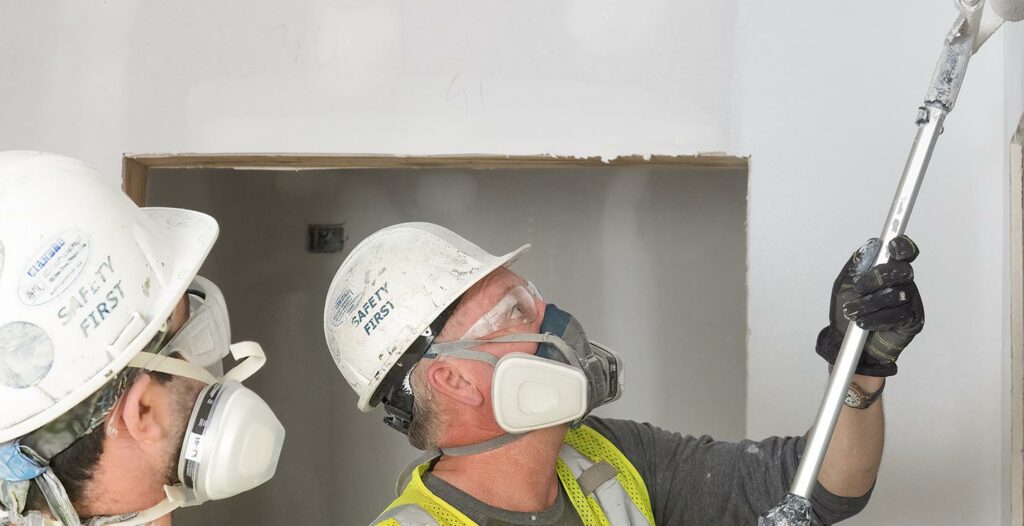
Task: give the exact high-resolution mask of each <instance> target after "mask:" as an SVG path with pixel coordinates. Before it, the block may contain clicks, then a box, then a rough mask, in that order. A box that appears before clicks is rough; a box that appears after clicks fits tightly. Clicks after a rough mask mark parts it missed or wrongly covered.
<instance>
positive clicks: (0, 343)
mask: <svg viewBox="0 0 1024 526" xmlns="http://www.w3.org/2000/svg"><path fill="white" fill-rule="evenodd" d="M52 366H53V342H52V341H51V340H50V337H49V336H47V335H46V332H44V331H43V329H40V328H39V326H38V325H35V324H32V323H28V322H24V321H16V322H12V323H8V324H6V325H4V326H2V327H0V384H2V385H5V386H7V387H12V388H14V389H24V388H26V387H32V386H33V385H35V384H37V383H39V381H40V380H42V379H43V377H44V376H46V373H48V372H50V367H52Z"/></svg>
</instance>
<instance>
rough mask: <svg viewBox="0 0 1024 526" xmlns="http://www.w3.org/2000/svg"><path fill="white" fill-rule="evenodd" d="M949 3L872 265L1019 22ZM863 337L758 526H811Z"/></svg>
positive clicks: (960, 1)
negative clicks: (981, 69)
mask: <svg viewBox="0 0 1024 526" xmlns="http://www.w3.org/2000/svg"><path fill="white" fill-rule="evenodd" d="M954 3H955V4H956V7H957V9H958V10H959V11H960V14H959V15H958V16H957V18H956V21H955V22H954V23H953V27H952V28H951V29H950V30H949V33H947V35H946V39H945V41H944V42H943V46H942V52H941V54H940V55H939V61H938V63H937V64H936V66H935V72H934V73H933V74H932V80H931V84H930V85H929V87H928V93H927V94H926V96H925V100H924V105H923V106H921V107H920V110H919V112H918V116H917V126H918V128H917V136H916V137H915V139H914V143H913V145H912V146H911V149H910V155H909V157H908V159H907V164H906V166H905V167H904V169H903V174H902V175H901V176H900V182H899V185H898V186H897V189H896V197H895V198H894V199H893V201H892V205H891V207H890V208H889V215H888V216H887V217H886V220H885V223H884V226H883V230H882V235H881V236H879V237H880V238H881V240H882V243H881V250H879V254H878V257H877V258H876V259H875V263H874V264H875V265H879V264H882V263H885V262H887V261H888V260H889V252H888V246H889V241H890V240H892V239H893V238H894V237H896V236H898V235H901V234H903V232H904V231H905V230H906V228H907V221H908V220H909V219H910V213H911V211H912V210H913V208H914V202H915V201H916V199H917V194H918V191H919V190H920V188H921V181H922V179H923V178H924V173H925V171H926V170H927V169H928V162H929V161H930V160H931V155H932V151H933V150H934V149H935V143H936V141H937V140H938V138H939V134H940V133H942V123H943V121H944V120H945V118H946V115H948V114H949V112H951V111H953V106H954V105H955V104H956V98H957V95H958V94H959V92H960V86H961V85H962V84H963V80H964V76H965V74H966V73H967V65H968V63H969V62H970V59H971V56H972V55H973V54H974V52H975V51H977V50H978V48H980V47H981V45H982V44H984V43H985V40H987V39H988V37H990V36H991V35H992V34H993V33H995V32H996V30H998V29H999V27H1000V26H1001V25H1002V24H1003V22H1005V21H1010V22H1017V21H1020V20H1024V0H988V3H987V5H988V8H986V7H985V6H986V1H985V0H954ZM867 337H868V333H867V331H865V330H863V329H861V328H860V327H858V326H857V324H855V323H853V322H851V323H850V325H849V327H848V328H847V330H846V338H845V339H844V340H843V344H842V347H840V350H839V355H838V356H837V357H836V363H835V366H834V367H833V369H832V376H831V377H830V378H829V382H828V387H827V388H826V389H825V395H824V397H823V398H822V401H821V405H820V407H819V409H818V414H817V418H816V419H815V422H814V426H813V427H812V428H811V430H810V432H809V433H808V435H807V442H806V445H805V447H804V453H803V457H801V459H800V467H799V468H797V472H796V476H795V477H794V478H793V482H792V485H791V486H790V489H789V493H787V494H786V495H785V496H784V497H783V499H782V502H780V503H779V505H778V506H776V507H775V508H772V509H771V510H769V511H768V513H767V514H766V515H764V516H762V517H761V518H760V519H759V520H758V524H759V525H760V526H810V524H811V503H810V498H811V493H812V492H813V490H814V487H815V486H816V485H817V480H818V473H819V471H820V470H821V463H822V461H823V460H824V458H825V452H826V451H827V450H828V444H829V442H830V441H831V440H832V433H833V431H835V425H836V421H837V420H838V419H839V413H840V411H841V410H842V408H843V400H844V398H845V397H846V391H847V389H848V388H849V386H850V381H851V380H852V379H853V373H854V370H856V368H857V362H859V361H860V354H861V351H862V350H863V348H864V343H865V342H866V341H867Z"/></svg>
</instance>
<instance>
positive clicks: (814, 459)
mask: <svg viewBox="0 0 1024 526" xmlns="http://www.w3.org/2000/svg"><path fill="white" fill-rule="evenodd" d="M947 113H948V112H947V111H946V110H944V109H941V108H937V107H935V106H924V107H923V108H922V109H921V114H920V115H919V117H918V125H919V128H918V130H917V137H916V138H915V139H914V145H913V147H912V148H911V150H910V158H909V159H907V166H906V167H905V168H904V169H903V176H902V177H901V178H900V184H899V187H898V188H897V189H896V198H895V199H893V201H892V206H890V207H889V216H888V217H887V218H886V220H885V226H884V229H883V230H882V235H881V236H880V238H881V240H882V243H881V248H880V249H879V251H878V258H877V259H876V260H875V263H874V264H875V265H881V264H883V263H886V262H888V261H889V241H891V240H892V239H893V238H895V237H896V236H899V235H901V234H903V232H904V231H905V230H906V229H907V220H908V219H910V212H911V211H912V210H913V209H914V201H915V200H916V199H917V192H918V190H920V189H921V182H922V180H924V173H925V170H926V169H927V168H928V161H929V160H931V157H932V150H933V149H934V148H935V142H936V141H937V140H938V138H939V134H940V133H942V121H943V120H944V119H945V118H946V114H947ZM867 339H868V331H865V330H864V329H861V328H860V327H858V326H857V324H856V323H853V322H850V324H849V326H848V327H847V329H846V337H845V338H844V339H843V345H842V347H840V348H839V355H838V357H836V363H835V367H833V369H832V377H831V378H830V379H829V382H828V388H827V389H826V390H825V396H824V399H823V400H822V402H821V407H820V408H819V409H818V418H817V420H815V422H814V427H812V428H811V431H810V433H809V434H808V435H807V444H806V446H805V447H804V455H803V458H802V460H801V462H800V467H799V468H798V469H797V471H796V477H795V478H794V479H793V484H792V486H790V490H789V491H790V493H792V494H794V495H799V496H801V497H803V498H805V499H808V500H809V499H810V498H811V493H812V492H813V490H814V485H815V483H816V482H817V480H818V472H819V471H820V470H821V463H822V461H823V460H824V458H825V452H826V451H827V450H828V444H829V441H830V440H831V439H832V432H833V431H834V430H835V427H836V421H837V420H838V419H839V413H840V412H841V411H842V408H843V401H844V400H845V398H846V390H847V389H848V388H849V386H850V381H851V380H852V379H853V373H854V371H855V370H856V369H857V363H858V362H859V361H860V354H861V351H862V350H863V349H864V344H865V342H867Z"/></svg>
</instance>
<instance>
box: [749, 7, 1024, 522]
mask: <svg viewBox="0 0 1024 526" xmlns="http://www.w3.org/2000/svg"><path fill="white" fill-rule="evenodd" d="M876 7H877V6H876ZM739 13H740V14H739V18H738V20H737V23H738V25H737V28H736V34H737V35H738V41H737V50H736V53H737V57H738V61H739V63H738V64H737V68H738V72H739V74H738V77H737V85H736V87H735V93H736V96H737V99H736V105H735V107H734V109H735V120H734V122H733V129H734V130H736V132H737V136H736V139H737V143H736V146H735V151H737V152H743V153H749V154H750V155H752V163H751V174H750V190H751V200H750V247H749V250H750V252H749V253H750V272H749V279H750V283H749V287H750V291H749V294H750V296H749V309H750V311H749V314H750V316H749V322H750V338H749V340H748V345H749V348H748V352H749V359H750V361H749V370H750V381H749V387H748V407H747V410H748V413H747V423H748V432H749V433H750V434H751V435H753V436H755V437H757V436H764V435H770V434H776V433H787V432H793V430H796V429H802V428H805V427H807V426H808V425H809V424H810V422H811V419H812V416H813V414H814V411H815V410H816V408H817V404H818V402H819V400H820V393H821V390H822V387H823V385H824V383H825V380H826V370H825V366H824V364H823V363H822V362H821V361H819V360H817V359H816V358H815V357H814V355H813V346H814V342H815V336H816V334H817V331H818V330H819V329H820V328H821V327H822V326H823V325H824V324H825V323H826V322H827V312H828V302H829V289H830V288H831V285H832V280H833V279H834V277H835V275H836V273H837V272H838V270H839V268H840V266H841V265H842V264H843V262H844V260H845V258H846V257H847V256H848V255H849V254H850V252H851V251H852V250H853V249H854V248H855V247H856V246H857V245H858V244H860V243H861V242H863V241H864V239H865V238H867V237H869V236H873V235H877V234H878V233H879V232H880V231H881V224H882V221H883V219H884V217H885V213H886V210H887V208H888V205H889V202H890V199H891V197H892V194H893V192H894V190H895V187H896V182H897V179H898V177H899V174H900V171H901V169H902V168H903V165H904V162H905V159H906V155H907V153H908V151H909V148H910V144H911V142H912V139H913V136H914V133H915V127H914V118H915V116H916V113H917V106H918V105H919V104H921V102H922V98H923V95H924V92H925V89H926V87H927V83H928V79H929V78H930V75H931V73H932V69H933V67H934V64H935V60H936V58H937V56H938V52H939V46H940V45H941V42H942V39H943V37H944V35H945V33H946V31H947V29H948V27H949V26H950V25H951V23H952V20H953V17H954V15H955V13H954V9H953V7H952V5H950V3H945V2H938V3H936V2H929V1H911V2H898V3H887V4H886V5H885V10H884V11H875V10H872V8H871V7H870V6H869V5H868V4H864V3H847V4H837V3H827V2H802V3H799V4H787V5H784V6H780V5H778V4H777V3H766V2H757V1H750V0H742V1H741V2H740V3H739ZM1011 29H1012V31H1014V32H1015V33H1003V34H998V35H996V36H995V37H993V40H992V41H991V42H989V43H988V44H987V45H986V47H985V48H984V49H982V51H981V52H980V53H979V54H977V55H976V56H975V57H974V59H973V60H972V63H971V69H970V71H969V72H968V76H967V81H966V84H965V86H964V88H963V91H962V92H961V94H960V100H959V104H958V107H957V108H956V110H955V111H954V113H953V114H951V115H950V117H949V118H948V119H947V121H946V125H945V133H944V134H943V135H942V137H941V139H940V141H939V147H938V150H937V151H936V153H935V156H934V157H933V159H932V167H931V169H930V170H929V173H928V176H927V177H926V179H925V182H924V187H923V189H922V191H921V195H920V199H919V201H918V206H917V209H916V211H915V213H914V216H913V218H912V220H911V221H910V225H909V230H908V233H909V234H910V235H911V236H912V237H913V238H914V239H915V240H916V241H917V242H918V243H919V245H920V246H921V250H922V255H921V258H920V259H919V260H918V261H917V263H916V264H915V268H916V270H917V280H918V282H919V284H920V287H921V289H922V294H923V297H924V301H925V307H926V311H927V320H928V321H927V323H926V326H925V329H924V332H923V333H922V334H921V336H920V337H919V338H917V340H916V341H915V342H914V343H913V345H912V346H911V347H910V348H909V349H908V350H907V351H906V353H905V354H904V356H903V357H902V358H901V359H900V373H899V374H898V375H897V376H896V377H894V378H893V379H892V380H891V381H890V382H889V384H888V386H887V388H886V396H885V404H886V410H887V414H888V430H887V443H888V444H887V448H886V453H885V460H884V463H883V466H882V471H881V474H880V476H879V479H878V483H877V490H876V491H875V493H874V497H873V498H872V501H871V503H870V505H869V507H868V509H867V510H866V511H865V512H864V513H863V514H861V515H860V516H858V517H856V518H854V519H853V520H851V521H850V524H855V525H856V524H865V525H866V524H908V525H918V524H929V525H932V524H936V525H940V524H941V525H954V524H1005V522H1003V519H1004V518H1005V517H1006V516H1007V515H1006V512H1007V511H1008V503H1009V500H1008V493H1004V491H1003V483H1004V481H1006V480H1008V479H1006V475H1005V474H1004V472H1003V470H1004V466H1008V465H1009V463H1008V462H1007V458H1008V457H1007V451H1008V447H1007V443H1006V442H1005V441H1004V435H1005V433H1006V430H1007V429H1008V428H1007V427H1006V423H1007V421H1006V418H1007V414H1006V413H1005V412H1004V409H1005V408H1006V407H1008V406H1006V405H1004V401H1006V400H1008V388H1007V382H1006V375H1007V374H1008V373H1009V370H1008V369H1005V368H1004V356H1007V355H1008V352H1009V351H1008V346H1007V342H1006V338H1004V337H1003V333H1004V332H1005V330H1006V324H1005V319H1006V318H1005V316H1006V315H1007V313H1006V309H1005V306H1004V305H1005V304H1004V293H1003V290H1004V288H1005V286H1006V277H1005V274H1004V273H1005V267H1004V260H1005V257H1006V256H1005V252H1004V247H1005V243H1006V228H1007V224H1008V221H1007V218H1006V215H1005V214H1006V207H1005V199H1006V191H1005V182H1006V179H1007V175H1006V173H1007V172H1006V166H1007V165H1006V160H1005V159H1006V155H1007V154H1006V152H1007V143H1008V140H1009V136H1010V135H1009V133H1010V129H1011V123H1016V119H1017V118H1019V111H1020V104H1019V103H1020V100H1021V93H1020V83H1019V80H1018V81H1017V83H1016V85H1015V86H1014V85H1011V84H1010V83H1008V82H1006V80H1007V79H1006V78H1005V75H1006V73H1005V72H1006V71H1009V70H1010V68H1009V66H1013V67H1014V68H1016V70H1017V71H1018V72H1019V67H1020V63H1021V61H1022V60H1024V47H1020V46H1019V44H1020V38H1019V28H1011ZM1011 38H1012V39H1014V40H1013V41H1014V42H1016V43H1017V46H1018V47H1013V46H1010V45H1008V43H1009V42H1010V39H1011ZM1018 75H1019V73H1018ZM1010 106H1013V107H1014V108H1016V110H1014V111H1016V112H1018V113H1017V116H1016V117H1013V116H1012V115H1007V113H1008V112H1010V110H1011V108H1010Z"/></svg>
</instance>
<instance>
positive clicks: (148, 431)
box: [115, 373, 174, 444]
mask: <svg viewBox="0 0 1024 526" xmlns="http://www.w3.org/2000/svg"><path fill="white" fill-rule="evenodd" d="M170 398H171V397H170V396H168V393H167V389H166V388H165V387H164V386H163V385H161V384H160V382H157V381H156V380H154V379H153V377H152V376H150V375H149V374H146V373H141V374H139V375H138V377H137V378H136V379H135V381H134V382H133V383H132V386H131V387H129V388H128V391H126V392H125V393H124V395H122V399H121V402H120V404H121V411H120V416H119V418H120V420H121V422H117V423H115V424H120V425H118V427H121V426H123V427H124V429H125V431H126V432H127V433H128V434H129V435H130V436H131V437H132V438H133V439H135V441H136V442H138V443H140V444H159V443H160V441H161V440H162V439H163V438H164V435H165V433H166V430H167V429H168V425H169V422H170V420H171V419H172V418H173V417H174V414H173V411H172V409H173V407H171V404H173V401H172V400H171V399H170ZM115 417H117V416H116V415H115Z"/></svg>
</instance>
